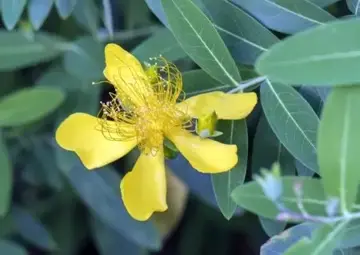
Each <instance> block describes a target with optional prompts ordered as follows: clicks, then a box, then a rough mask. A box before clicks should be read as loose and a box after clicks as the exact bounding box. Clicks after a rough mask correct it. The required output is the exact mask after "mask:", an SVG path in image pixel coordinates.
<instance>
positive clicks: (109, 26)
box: [102, 0, 114, 37]
mask: <svg viewBox="0 0 360 255" xmlns="http://www.w3.org/2000/svg"><path fill="white" fill-rule="evenodd" d="M102 3H103V9H104V25H105V27H106V30H107V31H108V34H109V35H110V37H113V36H114V24H113V15H112V8H111V2H110V0H103V1H102Z"/></svg>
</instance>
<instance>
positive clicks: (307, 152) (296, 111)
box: [260, 81, 319, 172]
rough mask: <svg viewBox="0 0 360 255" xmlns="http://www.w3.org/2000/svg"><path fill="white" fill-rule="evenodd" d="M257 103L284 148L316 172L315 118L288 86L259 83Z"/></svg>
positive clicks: (306, 104)
mask: <svg viewBox="0 0 360 255" xmlns="http://www.w3.org/2000/svg"><path fill="white" fill-rule="evenodd" d="M260 93H261V99H262V100H261V104H262V107H263V110H264V113H265V116H266V118H267V120H268V122H269V124H270V126H271V128H272V130H273V131H274V133H275V134H276V136H277V137H278V139H279V140H280V141H281V143H282V144H283V145H284V146H285V147H286V149H287V150H288V151H289V152H290V153H291V154H292V155H293V156H294V157H295V158H297V159H298V160H300V161H301V163H303V164H304V165H305V166H307V167H308V168H310V169H311V170H313V171H315V172H317V170H318V165H317V156H316V133H317V128H318V124H319V118H318V117H317V115H316V113H315V112H314V110H313V109H312V108H311V106H310V105H309V104H308V102H306V100H305V99H304V98H302V97H301V95H300V94H299V93H298V92H297V91H296V90H295V89H293V88H292V87H289V86H286V85H282V84H277V83H271V82H269V81H268V82H267V83H263V84H262V85H261V90H260Z"/></svg>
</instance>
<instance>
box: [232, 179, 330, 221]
mask: <svg viewBox="0 0 360 255" xmlns="http://www.w3.org/2000/svg"><path fill="white" fill-rule="evenodd" d="M281 180H282V184H283V195H282V197H281V198H280V201H281V202H282V203H283V204H284V205H285V206H286V207H287V208H289V209H291V210H292V211H294V212H298V213H300V210H299V208H298V206H297V197H296V195H295V193H294V190H293V188H294V184H295V183H302V185H303V192H304V194H303V198H302V203H303V204H304V207H305V209H306V210H307V211H308V213H310V214H313V215H318V216H325V215H326V212H325V206H326V204H327V198H326V197H325V194H324V191H323V188H322V187H321V181H320V180H318V179H312V178H310V177H295V176H286V177H282V178H281ZM231 197H232V198H233V199H234V201H235V202H236V204H237V205H238V206H240V207H242V208H244V209H247V210H249V211H251V212H253V213H256V214H258V215H259V216H263V217H266V218H270V219H276V217H277V215H278V213H279V212H280V211H279V209H278V208H277V207H276V206H275V204H274V203H273V202H272V201H271V200H269V199H268V197H267V196H266V195H265V194H264V193H263V190H262V188H261V186H260V185H259V184H258V183H257V182H255V181H252V182H248V183H245V184H243V185H240V186H238V187H237V188H236V189H235V190H234V191H233V192H232V194H231Z"/></svg>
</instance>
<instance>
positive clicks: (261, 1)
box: [232, 0, 335, 34]
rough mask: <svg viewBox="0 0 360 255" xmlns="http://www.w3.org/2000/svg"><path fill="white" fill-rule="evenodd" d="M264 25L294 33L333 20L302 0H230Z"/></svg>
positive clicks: (323, 11)
mask: <svg viewBox="0 0 360 255" xmlns="http://www.w3.org/2000/svg"><path fill="white" fill-rule="evenodd" d="M232 2H234V3H235V4H236V5H238V6H240V7H241V8H243V9H244V10H245V11H247V12H249V13H250V14H251V15H253V16H254V17H255V18H256V19H258V20H259V21H260V22H261V23H263V24H264V25H265V26H266V27H269V28H271V29H273V30H276V31H279V32H283V33H289V34H292V33H296V32H299V31H302V30H305V29H307V28H310V27H312V26H317V25H322V24H324V23H326V22H329V21H331V20H335V18H334V17H333V16H331V15H330V14H329V13H328V12H326V11H325V10H323V9H321V8H320V7H319V6H317V5H315V4H313V3H311V2H310V1H304V0H291V1H288V0H276V1H272V0H232Z"/></svg>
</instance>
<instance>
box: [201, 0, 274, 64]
mask: <svg viewBox="0 0 360 255" xmlns="http://www.w3.org/2000/svg"><path fill="white" fill-rule="evenodd" d="M203 2H204V4H205V7H206V9H207V10H208V12H209V14H210V18H211V20H212V22H213V23H214V26H215V28H216V29H217V30H218V32H219V33H220V35H221V37H222V38H223V40H224V41H225V44H226V46H227V47H228V48H229V50H230V52H231V54H232V56H233V57H234V58H235V59H236V60H237V61H238V62H241V63H245V64H253V63H254V62H255V60H256V58H257V57H258V56H259V55H260V54H261V53H262V52H264V51H266V50H267V49H268V48H269V47H270V46H271V45H272V44H274V43H276V42H278V38H277V37H276V36H275V35H273V34H272V33H271V32H270V31H269V30H268V29H267V28H265V27H264V26H263V25H262V24H261V23H259V22H258V21H257V20H256V19H255V18H253V17H252V16H250V15H249V14H247V13H246V12H244V11H243V10H241V9H240V8H238V7H236V6H235V5H233V4H231V3H229V2H226V1H224V0H203ZM229 17H230V18H229Z"/></svg>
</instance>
